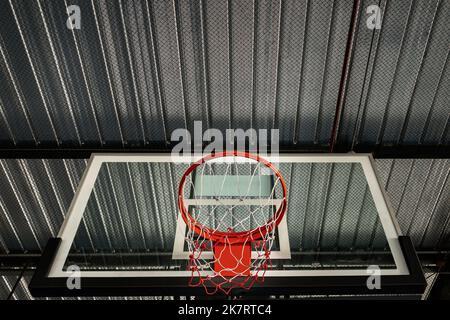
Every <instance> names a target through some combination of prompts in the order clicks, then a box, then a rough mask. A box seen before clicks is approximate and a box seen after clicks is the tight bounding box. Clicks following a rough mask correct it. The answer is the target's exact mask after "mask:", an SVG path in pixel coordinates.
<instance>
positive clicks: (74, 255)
mask: <svg viewBox="0 0 450 320" xmlns="http://www.w3.org/2000/svg"><path fill="white" fill-rule="evenodd" d="M267 159H268V160H269V161H270V160H271V159H270V157H268V158H267ZM277 161H278V162H277V163H276V164H277V167H278V169H279V170H280V172H281V173H282V175H283V177H284V179H285V181H286V185H287V191H288V198H287V211H286V214H285V217H284V218H283V220H282V221H281V223H280V224H279V226H278V228H277V231H276V241H275V243H274V247H273V248H272V252H271V260H272V263H273V265H272V267H271V269H270V270H269V271H268V272H267V273H266V277H271V276H286V277H289V276H327V275H331V276H339V275H346V276H349V275H350V276H351V275H355V276H358V275H366V274H367V268H368V267H369V266H373V265H375V266H377V267H379V268H380V269H381V272H382V274H386V275H402V274H408V270H407V267H406V264H405V259H404V257H403V254H402V252H401V250H400V246H399V243H398V236H399V233H400V231H399V230H398V227H397V225H396V222H395V219H394V218H393V216H392V214H391V212H390V211H389V205H388V203H387V201H386V197H385V195H384V192H383V190H382V188H381V187H380V184H379V182H378V180H377V177H376V170H375V168H374V166H373V162H372V160H371V158H370V156H369V155H347V154H345V155H300V154H298V155H295V154H282V155H279V156H278V157H277ZM188 166H189V162H184V163H174V162H172V161H171V157H170V154H168V155H165V154H116V155H111V154H110V155H93V157H92V158H91V160H90V163H89V166H88V169H87V170H86V172H85V175H84V177H83V179H82V181H81V184H80V187H79V189H78V191H77V195H76V197H75V199H74V201H73V203H72V205H71V207H70V210H69V213H68V217H67V218H66V221H65V223H64V225H63V226H62V228H61V231H60V234H59V235H58V236H59V237H60V238H61V239H62V243H61V246H60V247H59V249H58V252H57V256H56V259H55V262H54V264H53V266H52V268H51V271H50V274H49V276H50V277H58V276H63V275H64V274H66V273H67V272H68V271H67V269H68V267H69V266H73V265H76V266H78V267H79V268H80V269H81V270H82V274H81V275H82V277H122V276H123V277H127V276H143V277H187V276H189V275H190V272H189V270H188V266H187V263H188V257H189V252H188V251H187V247H186V245H185V243H184V241H183V240H184V237H185V234H186V225H185V223H184V221H183V219H181V217H180V213H179V210H178V207H177V199H178V183H179V181H180V178H181V176H182V175H183V173H184V171H185V170H186V169H187V168H188ZM228 182H229V183H232V181H228ZM227 192H231V193H232V192H235V191H233V190H232V189H230V190H228V191H227ZM236 210H239V208H237V209H236ZM217 214H220V212H218V213H217ZM243 214H245V212H243Z"/></svg>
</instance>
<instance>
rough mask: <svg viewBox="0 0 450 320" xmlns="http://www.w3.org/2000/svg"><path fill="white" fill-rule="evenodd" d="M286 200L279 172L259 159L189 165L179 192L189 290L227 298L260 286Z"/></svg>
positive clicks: (232, 154) (211, 158)
mask: <svg viewBox="0 0 450 320" xmlns="http://www.w3.org/2000/svg"><path fill="white" fill-rule="evenodd" d="M187 181H189V183H186V182H187ZM286 196H287V190H286V184H285V182H284V179H283V177H282V175H281V173H280V171H279V170H278V169H277V168H276V167H275V166H274V165H273V164H272V163H271V162H269V161H267V160H266V159H264V158H262V157H260V156H258V155H254V154H251V153H248V152H239V151H226V152H220V153H215V154H211V155H208V156H205V157H203V158H201V159H200V160H198V161H196V162H194V163H193V164H192V165H190V167H189V168H188V169H187V170H186V171H185V173H184V174H183V176H182V177H181V180H180V184H179V192H178V206H179V209H180V212H181V216H182V218H183V220H184V222H185V223H186V225H187V226H188V231H187V234H186V238H185V239H186V243H187V247H188V251H189V252H190V255H189V264H188V267H189V271H191V272H192V275H191V279H190V282H189V285H190V286H203V287H204V288H205V290H206V293H207V294H211V295H212V294H215V293H217V292H219V291H221V292H224V293H225V294H227V295H228V294H230V293H231V291H232V290H233V289H235V288H241V289H246V290H249V289H250V288H251V287H252V286H253V284H254V283H255V282H256V281H261V282H262V281H264V275H265V272H266V270H267V269H268V268H270V267H271V259H270V252H271V250H272V247H273V245H274V240H275V234H276V226H277V225H278V224H279V223H280V222H281V220H282V219H283V216H284V214H285V211H286V206H287V201H286Z"/></svg>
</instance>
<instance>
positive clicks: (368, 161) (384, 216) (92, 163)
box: [48, 153, 409, 278]
mask: <svg viewBox="0 0 450 320" xmlns="http://www.w3.org/2000/svg"><path fill="white" fill-rule="evenodd" d="M200 158H201V155H198V156H194V157H179V158H178V159H177V162H178V163H179V162H184V163H191V162H192V161H196V160H197V159H200ZM265 158H266V159H267V160H269V161H276V162H278V163H360V164H361V166H362V168H363V171H364V174H365V176H366V178H367V182H368V186H369V189H370V192H371V194H372V197H373V200H374V203H375V206H376V209H377V211H378V215H379V218H380V222H381V224H382V226H383V230H384V232H385V235H386V239H387V242H388V244H389V247H390V250H391V253H392V257H393V259H394V262H395V265H396V268H395V269H381V276H384V275H408V274H409V270H408V267H407V264H406V261H405V257H404V256H403V253H402V250H401V247H400V243H399V241H398V237H399V236H400V235H401V231H400V229H399V227H398V223H397V221H396V219H395V217H394V215H393V213H392V210H391V208H390V205H389V201H388V199H387V197H386V195H385V193H384V190H383V188H382V186H381V184H380V182H379V180H378V178H377V175H376V172H375V169H374V163H373V159H372V156H371V155H370V154H353V153H349V154H280V155H278V156H277V157H275V158H273V159H272V158H271V157H270V156H268V157H265ZM113 162H163V163H168V162H173V161H172V157H171V154H170V153H164V154H161V153H119V154H115V153H109V154H95V153H94V154H92V155H91V157H90V159H89V162H88V165H87V168H86V169H85V171H84V174H83V176H82V178H81V181H80V184H79V186H78V189H77V191H76V193H75V196H74V198H73V200H72V203H71V205H70V207H69V210H68V213H67V216H66V218H65V220H64V222H63V224H62V226H61V229H60V231H59V233H58V237H59V238H60V239H61V244H60V246H59V248H58V251H57V253H56V256H55V259H54V261H53V264H52V266H51V268H50V272H49V274H48V277H50V278H52V277H55V278H56V277H64V278H65V277H68V276H71V275H72V272H70V271H65V270H63V268H64V264H65V261H66V259H67V257H68V255H69V252H70V248H71V246H72V243H73V241H74V239H75V236H76V232H77V230H78V227H79V225H80V222H81V219H82V218H83V214H84V210H85V208H86V206H87V203H88V200H89V197H90V195H91V192H92V190H93V188H94V185H95V181H96V179H97V176H98V174H99V171H100V168H101V166H102V165H103V163H113ZM288 192H289V190H288ZM190 275H191V272H190V271H151V270H145V271H127V270H117V271H102V270H99V271H81V277H111V278H113V277H189V276H190ZM265 276H266V277H271V276H276V277H282V276H296V277H301V276H305V277H306V276H318V277H319V276H368V273H367V269H364V268H362V269H351V270H347V269H334V270H268V271H267V272H266V274H265Z"/></svg>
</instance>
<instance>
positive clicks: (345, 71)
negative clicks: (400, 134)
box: [330, 0, 361, 152]
mask: <svg viewBox="0 0 450 320" xmlns="http://www.w3.org/2000/svg"><path fill="white" fill-rule="evenodd" d="M360 8H361V1H360V0H354V1H353V9H352V16H351V19H350V28H349V31H348V37H347V45H346V47H345V54H344V64H343V66H342V73H341V81H340V83H339V92H338V99H337V104H336V111H335V113H334V121H333V128H332V130H331V137H330V152H334V149H335V146H336V140H337V136H338V134H339V124H340V122H341V117H342V110H343V108H344V104H345V98H346V95H347V84H348V78H349V74H350V69H351V63H352V57H353V46H354V43H355V37H356V29H357V27H358V23H359V11H360Z"/></svg>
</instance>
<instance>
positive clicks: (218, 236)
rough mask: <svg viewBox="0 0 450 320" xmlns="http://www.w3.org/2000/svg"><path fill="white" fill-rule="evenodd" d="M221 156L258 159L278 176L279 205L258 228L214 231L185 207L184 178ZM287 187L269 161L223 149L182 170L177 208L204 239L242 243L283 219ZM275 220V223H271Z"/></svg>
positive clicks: (255, 237) (256, 237)
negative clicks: (280, 188)
mask: <svg viewBox="0 0 450 320" xmlns="http://www.w3.org/2000/svg"><path fill="white" fill-rule="evenodd" d="M223 157H243V158H248V159H253V160H255V161H258V162H260V163H262V164H264V165H265V166H266V167H267V168H269V169H271V170H272V171H273V172H274V174H275V175H276V176H277V177H278V179H279V180H280V183H281V187H282V189H283V198H282V202H281V205H280V207H279V208H278V210H277V212H276V213H275V217H274V218H272V219H270V220H268V221H267V222H266V224H265V225H263V226H260V227H258V228H255V229H252V230H248V231H241V232H233V231H230V232H223V231H214V230H212V229H210V228H207V227H205V226H203V225H202V224H201V223H199V222H198V221H197V220H196V219H194V218H193V217H192V216H191V215H190V214H189V212H188V210H187V209H186V206H185V205H184V196H183V194H184V192H183V189H184V184H185V182H186V178H187V177H188V176H189V175H190V174H191V173H192V171H194V170H195V168H197V167H198V166H200V165H201V164H203V163H205V162H207V161H210V160H212V159H217V158H223ZM286 198H287V188H286V183H285V181H284V179H283V176H282V175H281V173H280V171H279V170H278V169H277V168H276V167H275V166H274V165H273V164H272V163H271V162H269V161H267V160H266V159H264V158H262V157H260V156H258V155H255V154H252V153H249V152H241V151H224V152H219V153H214V154H210V155H207V156H205V157H203V158H201V159H199V160H197V161H196V162H194V163H193V164H192V165H191V166H190V167H189V168H187V170H186V171H185V172H184V174H183V176H182V177H181V180H180V184H179V186H178V208H179V210H180V212H181V216H182V217H183V220H184V222H185V223H186V224H187V225H188V226H190V227H191V228H192V229H193V230H194V231H195V232H196V233H197V234H199V235H201V236H203V237H205V238H206V239H209V240H211V241H214V242H225V241H226V242H227V243H230V244H235V243H244V242H246V241H249V240H250V241H255V240H258V239H259V238H261V237H262V236H263V235H265V234H266V233H268V232H270V231H272V229H273V228H274V227H276V226H277V225H278V224H279V223H280V222H281V220H282V219H283V216H284V214H285V212H286V207H287V201H286ZM273 222H275V223H273Z"/></svg>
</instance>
